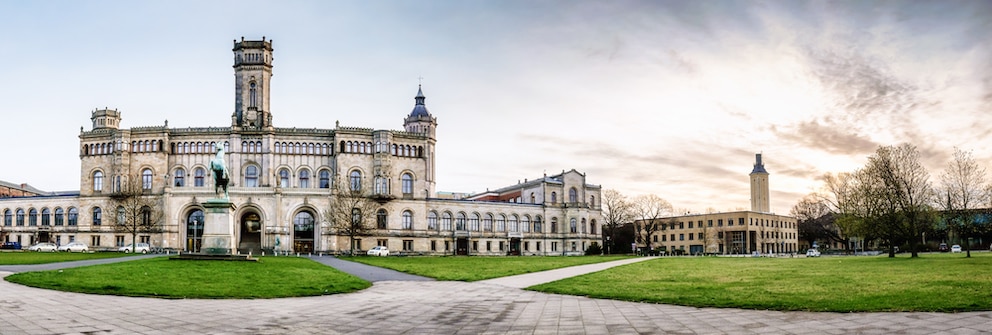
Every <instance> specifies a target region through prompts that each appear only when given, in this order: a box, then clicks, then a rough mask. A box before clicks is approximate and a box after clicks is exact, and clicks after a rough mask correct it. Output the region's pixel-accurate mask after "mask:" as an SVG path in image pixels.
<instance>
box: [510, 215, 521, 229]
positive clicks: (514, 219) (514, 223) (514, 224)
mask: <svg viewBox="0 0 992 335" xmlns="http://www.w3.org/2000/svg"><path fill="white" fill-rule="evenodd" d="M510 231H512V232H518V231H520V217H518V216H517V215H516V214H513V215H511V216H510Z"/></svg>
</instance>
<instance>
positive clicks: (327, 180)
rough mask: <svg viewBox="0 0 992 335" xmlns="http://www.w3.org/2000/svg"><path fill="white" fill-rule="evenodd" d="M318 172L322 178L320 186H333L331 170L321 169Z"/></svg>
mask: <svg viewBox="0 0 992 335" xmlns="http://www.w3.org/2000/svg"><path fill="white" fill-rule="evenodd" d="M317 174H318V175H319V178H320V188H331V172H330V171H327V170H320V172H318V173H317Z"/></svg>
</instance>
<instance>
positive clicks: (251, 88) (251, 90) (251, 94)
mask: <svg viewBox="0 0 992 335" xmlns="http://www.w3.org/2000/svg"><path fill="white" fill-rule="evenodd" d="M257 99H258V94H257V91H256V89H255V82H254V81H253V82H251V83H250V84H248V107H257V106H258V104H257Z"/></svg>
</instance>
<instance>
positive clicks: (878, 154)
mask: <svg viewBox="0 0 992 335" xmlns="http://www.w3.org/2000/svg"><path fill="white" fill-rule="evenodd" d="M847 183H848V185H847V186H846V190H845V193H844V194H843V195H842V198H843V199H844V200H843V201H842V203H843V205H842V207H841V208H842V211H841V213H842V217H841V218H840V220H839V223H840V224H841V226H842V227H845V228H846V229H847V230H848V231H852V232H855V233H856V234H859V235H861V236H865V237H866V239H868V238H879V239H881V240H883V241H885V242H886V243H887V244H888V247H889V257H895V247H896V246H897V245H898V244H900V243H903V242H908V243H909V247H910V251H911V252H912V257H918V256H919V255H918V248H917V245H918V244H919V241H920V240H921V239H922V236H923V234H924V232H926V231H928V230H930V229H932V227H933V220H934V218H933V213H934V212H933V207H932V206H931V205H930V204H931V203H932V201H933V189H932V187H931V185H930V174H929V173H928V172H927V170H926V168H924V167H923V165H922V164H921V163H920V154H919V151H917V150H916V147H914V146H912V145H909V144H902V145H899V146H886V147H879V148H878V150H876V151H875V154H873V155H872V156H870V157H868V163H867V164H865V167H864V168H862V169H860V170H858V171H856V172H855V173H854V174H853V175H852V178H850V179H849V180H847Z"/></svg>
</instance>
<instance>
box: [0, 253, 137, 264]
mask: <svg viewBox="0 0 992 335" xmlns="http://www.w3.org/2000/svg"><path fill="white" fill-rule="evenodd" d="M133 255H134V254H125V253H123V252H93V253H87V252H31V251H15V252H0V265H24V264H45V263H57V262H71V261H81V260H87V259H101V258H114V257H124V256H133Z"/></svg>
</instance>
